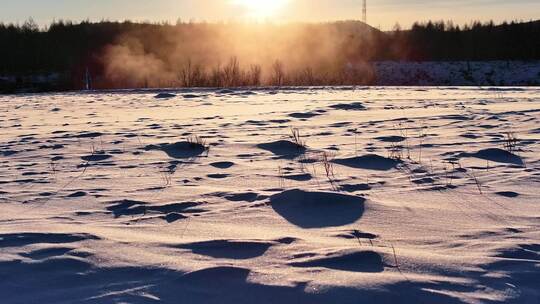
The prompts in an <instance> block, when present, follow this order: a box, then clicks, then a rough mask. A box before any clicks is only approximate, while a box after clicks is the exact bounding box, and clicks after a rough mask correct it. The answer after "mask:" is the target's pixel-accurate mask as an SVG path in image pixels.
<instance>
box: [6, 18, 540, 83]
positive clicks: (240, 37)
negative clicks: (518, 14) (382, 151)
mask: <svg viewBox="0 0 540 304" xmlns="http://www.w3.org/2000/svg"><path fill="white" fill-rule="evenodd" d="M539 37H540V21H534V22H532V21H531V22H510V23H507V22H504V23H502V24H498V25H495V24H494V23H493V22H486V23H481V22H473V23H471V24H468V25H464V26H458V25H454V24H453V23H452V22H443V21H436V22H434V21H428V22H423V23H415V24H413V26H412V27H411V28H410V29H408V30H402V29H401V28H400V26H399V25H396V26H395V28H394V30H393V31H389V32H382V31H379V30H377V29H374V28H372V27H369V26H367V25H365V24H363V23H361V22H358V21H341V22H329V23H319V24H291V25H272V24H259V25H249V24H231V23H185V22H178V23H177V24H167V23H159V24H157V23H134V22H129V21H126V22H108V21H103V22H95V23H94V22H89V21H84V22H80V23H73V22H69V21H67V22H66V21H56V22H53V23H52V24H50V25H49V26H48V27H46V28H39V27H38V26H37V25H36V23H35V22H33V21H32V20H28V21H26V22H25V23H23V24H2V23H0V44H1V46H0V89H1V90H4V91H6V90H8V89H10V88H13V87H17V86H24V85H28V83H27V82H36V81H35V80H30V81H29V80H28V79H29V78H31V77H32V76H33V75H50V74H54V75H56V76H55V77H54V79H55V80H54V81H53V84H51V83H49V82H47V81H42V85H43V86H44V88H43V89H44V90H46V89H81V88H83V87H84V81H83V80H84V78H85V76H86V75H90V76H91V79H92V86H93V87H94V88H126V87H166V86H184V87H193V86H215V87H218V86H230V87H232V86H259V85H278V86H279V85H327V84H333V85H339V84H369V83H370V82H372V81H373V79H374V77H376V76H375V75H373V71H372V70H371V69H370V68H369V63H370V62H373V61H385V60H392V61H484V60H505V61H509V60H540V39H539ZM10 77H11V78H10ZM13 79H15V82H14V81H13ZM34 85H35V84H34ZM51 86H52V87H51ZM6 88H7V89H6Z"/></svg>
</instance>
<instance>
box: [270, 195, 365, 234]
mask: <svg viewBox="0 0 540 304" xmlns="http://www.w3.org/2000/svg"><path fill="white" fill-rule="evenodd" d="M364 202H365V199H364V198H362V197H358V196H354V195H345V194H339V193H332V192H308V191H303V190H299V189H294V190H288V191H284V192H281V193H279V194H275V195H273V196H271V197H270V204H271V206H272V208H273V209H274V211H276V212H277V213H278V214H279V215H281V216H282V217H283V218H285V219H286V220H287V221H289V222H290V223H291V224H294V225H296V226H299V227H302V228H321V227H336V226H343V225H348V224H352V223H354V222H356V221H357V220H358V219H360V218H361V217H362V215H363V214H364Z"/></svg>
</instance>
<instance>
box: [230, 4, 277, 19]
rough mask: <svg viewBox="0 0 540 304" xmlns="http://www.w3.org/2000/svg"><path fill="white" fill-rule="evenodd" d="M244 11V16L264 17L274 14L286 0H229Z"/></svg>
mask: <svg viewBox="0 0 540 304" xmlns="http://www.w3.org/2000/svg"><path fill="white" fill-rule="evenodd" d="M231 1H232V2H233V4H236V5H239V6H241V7H242V8H243V9H245V11H246V17H248V18H254V19H264V18H270V17H272V16H275V15H276V14H277V13H278V12H279V10H281V9H282V8H283V7H284V6H285V4H287V2H288V0H231Z"/></svg>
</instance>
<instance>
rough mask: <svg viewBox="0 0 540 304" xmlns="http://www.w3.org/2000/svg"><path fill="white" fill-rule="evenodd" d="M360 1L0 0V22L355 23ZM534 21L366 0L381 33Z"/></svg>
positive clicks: (500, 7)
mask: <svg viewBox="0 0 540 304" xmlns="http://www.w3.org/2000/svg"><path fill="white" fill-rule="evenodd" d="M361 16H362V1H361V0H0V22H3V23H22V22H24V21H25V20H26V19H28V18H30V17H31V18H33V19H34V20H35V21H36V22H37V23H38V24H39V25H41V26H44V25H46V24H48V23H50V22H51V21H53V20H60V19H63V20H73V21H81V20H86V19H89V20H92V21H99V20H103V19H106V20H119V21H122V20H126V19H128V20H132V21H153V22H154V21H156V22H157V21H169V22H173V23H174V22H176V20H178V19H181V20H184V21H189V20H194V21H234V20H257V21H272V22H295V21H301V22H302V21H307V22H316V21H333V20H350V19H361ZM429 19H432V20H453V21H454V23H457V24H464V23H468V22H470V21H472V20H481V21H488V20H494V21H495V22H497V23H498V22H502V21H504V20H508V21H511V20H524V21H529V20H534V19H540V0H506V1H502V0H368V23H369V24H370V25H372V26H374V27H378V28H380V29H382V30H389V29H392V28H393V26H394V25H395V24H396V23H399V24H400V25H401V26H402V27H403V28H408V27H409V26H410V25H411V24H412V23H413V22H414V21H425V20H429Z"/></svg>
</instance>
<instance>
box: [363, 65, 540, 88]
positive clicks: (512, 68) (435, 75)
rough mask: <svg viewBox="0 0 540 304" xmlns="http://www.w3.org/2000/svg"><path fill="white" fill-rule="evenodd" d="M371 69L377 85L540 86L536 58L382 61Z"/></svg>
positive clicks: (539, 70) (539, 69) (539, 66)
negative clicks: (530, 59)
mask: <svg viewBox="0 0 540 304" xmlns="http://www.w3.org/2000/svg"><path fill="white" fill-rule="evenodd" d="M373 69H374V71H375V75H376V76H375V77H376V80H375V82H376V83H377V84H378V85H432V86H433V85H452V86H476V85H481V86H495V85H498V86H519V85H529V86H530V85H534V86H538V85H540V62H538V61H470V62H466V61H433V62H429V61H428V62H395V61H382V62H375V63H373Z"/></svg>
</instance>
